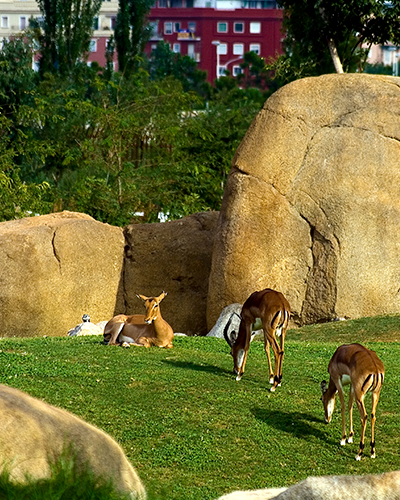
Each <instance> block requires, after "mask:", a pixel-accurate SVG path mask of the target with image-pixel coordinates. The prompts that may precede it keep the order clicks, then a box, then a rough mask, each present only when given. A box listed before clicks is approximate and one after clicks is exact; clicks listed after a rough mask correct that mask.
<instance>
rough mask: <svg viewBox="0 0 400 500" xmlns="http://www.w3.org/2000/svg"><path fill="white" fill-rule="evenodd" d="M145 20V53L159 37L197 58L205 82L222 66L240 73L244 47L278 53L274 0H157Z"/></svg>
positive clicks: (221, 71) (279, 42)
mask: <svg viewBox="0 0 400 500" xmlns="http://www.w3.org/2000/svg"><path fill="white" fill-rule="evenodd" d="M149 21H150V22H151V24H152V27H153V36H152V39H151V41H150V42H149V43H148V45H147V47H146V52H147V54H149V55H150V53H151V50H152V49H154V48H155V47H156V45H157V43H158V42H159V41H160V40H163V41H164V42H165V43H168V44H169V46H170V48H171V50H173V51H174V52H179V53H180V54H182V55H189V56H190V57H192V58H193V59H194V60H195V61H197V62H198V64H199V68H200V69H202V70H204V71H207V74H208V81H209V82H213V81H214V79H215V78H216V76H217V74H218V73H219V75H223V74H224V72H225V70H228V71H229V72H230V73H231V74H233V75H236V74H237V73H238V72H240V63H241V62H242V61H243V55H244V53H245V52H248V51H254V52H256V53H257V54H258V55H260V56H262V57H264V58H265V59H266V60H267V61H268V59H269V58H270V57H274V56H276V54H280V53H282V37H283V35H282V32H281V29H282V10H281V9H278V8H276V3H275V1H270V0H267V1H247V0H231V1H229V0H212V1H204V0H156V1H155V5H154V7H153V8H152V9H151V13H150V16H149Z"/></svg>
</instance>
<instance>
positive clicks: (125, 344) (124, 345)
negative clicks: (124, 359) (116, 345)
mask: <svg viewBox="0 0 400 500" xmlns="http://www.w3.org/2000/svg"><path fill="white" fill-rule="evenodd" d="M121 346H122V347H130V346H131V345H130V343H129V342H122V344H121Z"/></svg>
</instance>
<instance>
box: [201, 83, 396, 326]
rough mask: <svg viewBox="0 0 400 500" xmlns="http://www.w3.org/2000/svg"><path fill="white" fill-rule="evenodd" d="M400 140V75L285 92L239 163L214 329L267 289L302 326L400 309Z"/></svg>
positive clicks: (215, 267) (259, 123) (218, 275)
mask: <svg viewBox="0 0 400 500" xmlns="http://www.w3.org/2000/svg"><path fill="white" fill-rule="evenodd" d="M399 140H400V79H399V78H395V77H389V76H375V75H366V74H365V75H364V74H344V75H334V74H333V75H324V76H321V77H315V78H306V79H303V80H298V81H295V82H293V83H291V84H289V85H287V86H285V87H283V88H282V89H280V90H279V91H277V92H276V93H275V94H273V95H272V96H271V97H270V98H269V99H268V100H267V101H266V103H265V105H264V108H263V109H262V111H261V112H260V113H259V114H258V115H257V117H256V118H255V119H254V121H253V123H252V125H251V126H250V128H249V130H248V132H247V134H246V135H245V137H244V139H243V141H242V143H241V144H240V146H239V148H238V150H237V152H236V154H235V156H234V158H233V160H232V169H231V172H230V174H229V177H228V181H227V186H226V189H225V193H224V199H223V203H222V209H221V215H220V219H219V223H218V228H217V231H216V235H215V244H214V253H213V261H212V269H211V275H210V280H209V296H208V306H207V319H208V325H209V327H210V328H211V326H212V325H214V323H215V322H216V320H217V318H218V316H219V314H220V312H221V310H222V309H223V308H224V307H225V306H226V305H228V304H231V303H234V302H239V303H242V302H243V301H244V300H245V299H246V298H247V297H248V296H249V295H250V294H251V293H252V292H254V291H255V290H262V289H264V288H267V287H268V288H274V289H276V290H279V291H281V292H283V293H284V295H285V296H286V298H287V299H288V300H289V303H290V305H291V308H292V311H293V318H294V320H295V321H296V322H297V323H298V324H307V323H314V322H318V321H326V320H331V319H334V318H336V317H351V318H356V317H362V316H373V315H378V314H388V313H394V312H400V291H399V290H400V285H399V283H400V265H399V255H400V204H399V200H400V168H399V164H400V146H399V144H400V142H399Z"/></svg>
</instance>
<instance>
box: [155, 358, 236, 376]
mask: <svg viewBox="0 0 400 500" xmlns="http://www.w3.org/2000/svg"><path fill="white" fill-rule="evenodd" d="M162 363H167V364H169V365H172V366H175V367H176V368H184V369H185V370H193V371H196V372H206V373H214V374H215V375H223V376H224V377H226V376H227V375H229V376H230V377H233V372H232V370H226V369H225V368H220V367H219V366H215V365H209V364H207V363H193V362H191V361H174V360H171V359H163V360H162Z"/></svg>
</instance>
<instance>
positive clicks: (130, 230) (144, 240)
mask: <svg viewBox="0 0 400 500" xmlns="http://www.w3.org/2000/svg"><path fill="white" fill-rule="evenodd" d="M218 215H219V213H218V212H204V213H198V214H194V215H190V216H189V217H185V218H183V219H180V220H175V221H171V222H167V223H163V224H132V225H130V226H127V227H126V228H125V231H124V233H125V238H126V247H125V272H124V292H125V311H124V312H125V314H137V313H141V314H143V313H144V309H143V303H142V301H141V300H140V299H139V298H137V297H136V294H143V295H147V296H158V295H159V294H160V293H161V292H162V291H165V292H167V293H168V295H167V297H166V298H165V299H164V301H163V310H162V313H163V318H164V319H165V320H166V321H167V322H168V323H169V324H170V325H171V326H172V328H173V330H174V332H182V333H186V334H188V335H194V334H202V335H205V334H206V333H207V331H208V330H207V323H206V314H205V312H206V304H207V293H208V277H209V274H210V269H211V256H212V247H213V242H214V234H215V228H216V225H217V220H218Z"/></svg>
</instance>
